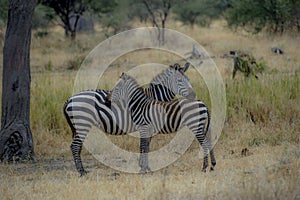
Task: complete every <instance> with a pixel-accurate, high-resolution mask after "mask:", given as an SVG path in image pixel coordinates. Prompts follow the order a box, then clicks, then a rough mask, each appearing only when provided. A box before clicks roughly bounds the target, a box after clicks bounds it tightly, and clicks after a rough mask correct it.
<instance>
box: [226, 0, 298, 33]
mask: <svg viewBox="0 0 300 200" xmlns="http://www.w3.org/2000/svg"><path fill="white" fill-rule="evenodd" d="M299 6H300V4H299V0H231V1H230V8H229V9H228V10H227V11H226V19H227V21H228V24H229V26H231V27H238V26H242V27H245V28H249V29H250V30H252V31H254V32H259V31H261V30H262V29H263V28H267V29H268V30H269V31H271V32H280V33H282V32H283V31H285V30H289V29H291V28H294V27H295V26H297V25H298V24H299V19H300V18H299V14H298V15H297V14H296V13H298V12H299Z"/></svg>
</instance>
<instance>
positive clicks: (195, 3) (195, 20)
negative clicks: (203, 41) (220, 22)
mask: <svg viewBox="0 0 300 200" xmlns="http://www.w3.org/2000/svg"><path fill="white" fill-rule="evenodd" d="M225 8H226V3H224V1H222V0H216V1H209V0H200V1H199V0H187V1H185V2H184V3H182V4H177V5H176V6H175V8H174V9H173V11H174V13H175V14H176V18H177V20H180V21H182V22H183V23H185V24H189V25H191V26H193V25H194V24H198V25H201V26H208V25H209V24H210V23H211V20H212V19H216V18H218V17H220V16H221V15H222V12H223V10H224V9H225Z"/></svg>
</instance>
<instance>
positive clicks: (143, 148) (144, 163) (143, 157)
mask: <svg viewBox="0 0 300 200" xmlns="http://www.w3.org/2000/svg"><path fill="white" fill-rule="evenodd" d="M150 141H151V137H147V138H143V137H141V138H140V160H139V166H140V168H141V170H140V172H141V173H147V172H150V171H151V169H150V167H149V162H148V153H149V147H150Z"/></svg>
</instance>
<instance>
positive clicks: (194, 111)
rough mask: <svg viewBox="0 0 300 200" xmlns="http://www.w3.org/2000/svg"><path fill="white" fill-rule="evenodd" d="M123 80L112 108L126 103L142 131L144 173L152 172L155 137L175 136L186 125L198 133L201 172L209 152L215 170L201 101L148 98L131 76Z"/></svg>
mask: <svg viewBox="0 0 300 200" xmlns="http://www.w3.org/2000/svg"><path fill="white" fill-rule="evenodd" d="M121 78H122V79H121V80H120V81H119V83H118V84H117V85H116V86H115V88H114V89H113V90H112V93H111V95H110V97H109V98H110V100H111V102H112V107H116V108H118V107H119V106H120V103H124V102H125V104H127V106H128V112H129V113H130V116H131V118H132V120H133V123H134V124H135V125H136V128H137V130H138V131H139V132H140V153H141V155H140V156H141V157H140V167H141V172H147V171H150V168H149V165H148V153H149V146H150V141H151V137H152V136H153V134H156V133H172V132H175V131H177V130H179V129H181V128H182V127H184V126H187V127H188V128H189V129H190V130H191V131H192V132H193V133H194V134H195V136H196V138H197V140H198V141H199V143H200V144H201V146H202V148H203V150H204V162H203V168H202V170H203V171H206V168H207V166H208V152H210V156H211V163H212V167H211V169H213V167H214V166H215V165H216V160H215V158H214V153H213V147H212V145H211V143H210V141H209V139H208V137H207V133H208V130H209V126H210V116H209V111H208V108H207V106H206V105H205V104H204V103H203V102H202V101H199V100H190V99H186V98H181V99H178V100H173V101H171V102H161V101H156V100H154V99H150V98H149V97H148V96H146V95H145V94H144V92H143V90H142V89H141V88H140V87H139V86H138V84H137V83H136V81H135V80H134V79H133V78H132V77H130V76H128V75H126V74H125V73H123V74H122V76H121ZM118 114H119V113H116V115H118ZM206 123H207V126H206Z"/></svg>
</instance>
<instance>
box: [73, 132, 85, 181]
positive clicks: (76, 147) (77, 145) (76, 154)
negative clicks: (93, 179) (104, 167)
mask: <svg viewBox="0 0 300 200" xmlns="http://www.w3.org/2000/svg"><path fill="white" fill-rule="evenodd" d="M82 144H83V141H82V140H81V139H80V137H79V136H78V135H76V136H75V137H74V139H73V141H72V144H71V151H72V154H73V158H74V162H75V166H76V169H77V171H78V172H79V173H80V176H84V175H86V174H87V171H85V169H84V168H83V165H82V162H81V156H80V153H81V149H82Z"/></svg>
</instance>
